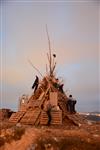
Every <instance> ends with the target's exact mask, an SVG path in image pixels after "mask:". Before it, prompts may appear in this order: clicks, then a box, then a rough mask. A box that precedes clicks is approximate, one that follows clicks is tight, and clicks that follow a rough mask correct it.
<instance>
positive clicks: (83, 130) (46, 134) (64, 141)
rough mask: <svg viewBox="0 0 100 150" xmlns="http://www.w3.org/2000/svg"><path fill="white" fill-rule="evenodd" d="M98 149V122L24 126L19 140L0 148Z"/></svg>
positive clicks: (47, 149)
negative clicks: (78, 125)
mask: <svg viewBox="0 0 100 150" xmlns="http://www.w3.org/2000/svg"><path fill="white" fill-rule="evenodd" d="M90 149H91V150H99V149H100V124H92V125H85V126H82V127H73V128H72V127H71V128H64V129H63V128H57V127H55V128H54V127H38V128H35V127H30V126H28V127H26V129H25V134H24V135H23V136H22V138H21V139H20V140H17V141H12V142H11V143H6V144H5V145H4V146H2V147H0V150H90Z"/></svg>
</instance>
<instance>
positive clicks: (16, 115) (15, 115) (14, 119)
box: [9, 111, 25, 123]
mask: <svg viewBox="0 0 100 150" xmlns="http://www.w3.org/2000/svg"><path fill="white" fill-rule="evenodd" d="M24 114H25V111H18V112H17V113H13V114H12V115H11V117H10V118H9V122H12V123H17V122H19V120H20V119H21V118H22V117H23V115H24Z"/></svg>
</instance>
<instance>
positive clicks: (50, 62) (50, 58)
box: [46, 25, 52, 75]
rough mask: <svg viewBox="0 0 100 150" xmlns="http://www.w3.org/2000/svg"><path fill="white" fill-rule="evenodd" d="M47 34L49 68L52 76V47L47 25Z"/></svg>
mask: <svg viewBox="0 0 100 150" xmlns="http://www.w3.org/2000/svg"><path fill="white" fill-rule="evenodd" d="M46 32H47V38H48V44H49V67H50V75H51V74H52V68H51V64H52V57H51V45H50V38H49V34H48V28H47V25H46Z"/></svg>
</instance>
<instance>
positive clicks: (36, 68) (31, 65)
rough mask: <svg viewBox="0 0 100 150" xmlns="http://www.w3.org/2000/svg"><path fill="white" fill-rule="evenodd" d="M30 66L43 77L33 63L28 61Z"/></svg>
mask: <svg viewBox="0 0 100 150" xmlns="http://www.w3.org/2000/svg"><path fill="white" fill-rule="evenodd" d="M28 62H29V64H30V65H31V66H32V67H33V68H34V69H35V70H36V71H37V72H38V73H39V74H40V75H41V76H42V77H43V75H42V74H41V72H40V71H39V70H38V69H37V68H36V67H35V66H34V65H33V64H32V62H31V61H30V60H29V59H28Z"/></svg>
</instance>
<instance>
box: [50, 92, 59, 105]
mask: <svg viewBox="0 0 100 150" xmlns="http://www.w3.org/2000/svg"><path fill="white" fill-rule="evenodd" d="M50 103H51V105H53V106H57V104H58V93H57V92H50Z"/></svg>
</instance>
